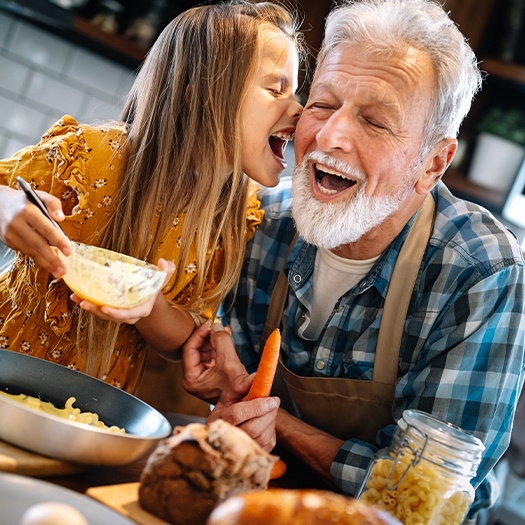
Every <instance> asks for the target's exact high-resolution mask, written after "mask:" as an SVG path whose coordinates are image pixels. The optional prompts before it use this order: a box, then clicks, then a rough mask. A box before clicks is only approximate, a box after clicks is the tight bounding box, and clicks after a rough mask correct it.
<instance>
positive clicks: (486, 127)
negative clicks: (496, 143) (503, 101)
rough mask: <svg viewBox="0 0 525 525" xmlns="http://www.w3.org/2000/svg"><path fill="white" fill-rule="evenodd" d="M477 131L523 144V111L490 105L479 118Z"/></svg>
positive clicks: (524, 137) (524, 140)
mask: <svg viewBox="0 0 525 525" xmlns="http://www.w3.org/2000/svg"><path fill="white" fill-rule="evenodd" d="M478 131H479V132H480V133H491V134H492V135H497V136H498V137H501V138H503V139H507V140H510V141H512V142H516V143H517V144H520V145H522V146H525V113H524V112H523V111H521V110H519V109H502V108H499V107H492V108H491V109H490V110H489V111H488V112H487V113H486V114H485V115H484V117H483V118H482V119H481V121H480V123H479V126H478Z"/></svg>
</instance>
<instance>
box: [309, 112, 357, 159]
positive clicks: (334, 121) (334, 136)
mask: <svg viewBox="0 0 525 525" xmlns="http://www.w3.org/2000/svg"><path fill="white" fill-rule="evenodd" d="M316 140H317V144H318V145H319V147H320V148H321V149H322V150H323V151H333V150H341V151H350V149H351V147H352V138H351V120H350V118H349V116H348V115H345V114H344V113H343V112H342V111H335V112H334V113H332V114H331V115H330V117H329V118H328V119H327V120H326V121H325V122H324V123H323V125H322V127H321V128H320V129H319V131H318V132H317V134H316Z"/></svg>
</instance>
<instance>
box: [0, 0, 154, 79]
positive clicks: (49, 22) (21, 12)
mask: <svg viewBox="0 0 525 525" xmlns="http://www.w3.org/2000/svg"><path fill="white" fill-rule="evenodd" d="M0 9H2V10H4V11H6V12H8V13H11V14H13V15H15V16H17V17H20V18H23V19H24V20H26V21H28V22H30V23H32V24H34V25H36V26H37V27H40V28H42V29H45V30H47V31H50V32H51V33H53V34H54V35H57V36H60V37H63V38H65V39H67V40H70V41H73V42H75V43H77V44H79V45H81V46H83V47H85V48H87V49H90V50H91V51H94V52H96V53H98V54H100V55H102V56H104V57H106V58H109V59H111V60H114V61H116V62H119V63H121V64H123V65H125V66H128V67H131V68H133V69H135V68H137V67H138V66H139V65H140V64H141V63H142V61H143V60H144V58H145V56H146V53H147V51H148V50H147V49H146V48H143V47H141V46H139V45H137V44H136V43H135V42H133V41H132V40H130V39H128V38H124V37H121V36H119V35H114V34H112V33H108V32H105V31H102V30H101V29H99V28H98V27H96V26H95V25H93V24H91V23H90V22H89V21H88V20H85V19H84V18H82V17H79V16H76V14H75V13H74V11H71V10H69V9H64V8H62V7H60V6H58V5H56V4H53V3H52V2H48V1H44V0H0Z"/></svg>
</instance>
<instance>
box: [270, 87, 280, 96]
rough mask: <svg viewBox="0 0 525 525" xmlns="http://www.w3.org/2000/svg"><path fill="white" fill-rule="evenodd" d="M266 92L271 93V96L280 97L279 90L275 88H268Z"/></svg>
mask: <svg viewBox="0 0 525 525" xmlns="http://www.w3.org/2000/svg"><path fill="white" fill-rule="evenodd" d="M268 91H269V92H270V93H272V94H273V95H281V94H282V93H281V90H279V89H275V88H268Z"/></svg>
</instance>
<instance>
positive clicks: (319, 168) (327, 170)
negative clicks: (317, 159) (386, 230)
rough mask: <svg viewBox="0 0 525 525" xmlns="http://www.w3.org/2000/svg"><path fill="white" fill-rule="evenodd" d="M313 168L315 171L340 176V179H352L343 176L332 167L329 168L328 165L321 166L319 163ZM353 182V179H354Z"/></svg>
mask: <svg viewBox="0 0 525 525" xmlns="http://www.w3.org/2000/svg"><path fill="white" fill-rule="evenodd" d="M315 169H316V170H317V171H320V172H321V173H328V175H335V176H336V177H341V178H342V179H346V180H353V179H351V178H350V177H345V176H344V175H343V174H342V173H340V172H339V171H335V170H333V169H332V168H329V167H328V166H322V165H320V164H316V165H315ZM354 182H355V181H354Z"/></svg>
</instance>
